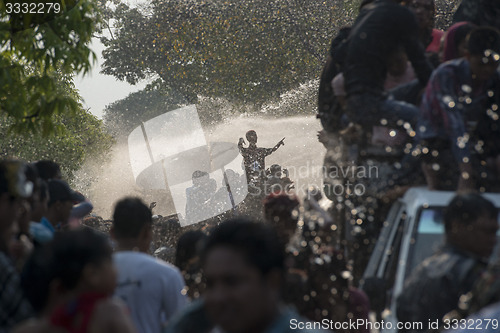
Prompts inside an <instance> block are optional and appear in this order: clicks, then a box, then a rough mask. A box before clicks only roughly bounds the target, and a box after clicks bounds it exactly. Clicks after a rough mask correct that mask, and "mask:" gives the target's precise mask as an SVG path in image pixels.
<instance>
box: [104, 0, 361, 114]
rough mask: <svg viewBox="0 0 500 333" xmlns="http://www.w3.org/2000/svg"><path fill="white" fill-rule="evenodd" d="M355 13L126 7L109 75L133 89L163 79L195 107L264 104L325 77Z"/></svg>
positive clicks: (287, 6)
mask: <svg viewBox="0 0 500 333" xmlns="http://www.w3.org/2000/svg"><path fill="white" fill-rule="evenodd" d="M346 3H349V2H348V1H346ZM349 11H352V8H350V6H344V1H342V0H327V1H322V2H318V1H307V0H251V1H210V2H207V1H203V0H192V1H184V0H154V1H152V2H151V6H150V7H149V8H147V10H142V11H141V10H140V9H137V8H128V7H127V6H126V5H119V6H117V7H116V9H115V11H114V14H115V19H116V32H115V33H114V36H113V38H104V39H103V41H104V43H105V44H106V46H107V49H106V50H105V51H104V53H103V55H104V58H105V61H104V64H103V73H105V74H111V75H114V76H115V77H117V78H118V79H121V80H127V81H128V82H129V83H132V84H134V83H136V82H138V81H139V80H142V79H145V78H148V77H151V76H153V75H156V76H159V77H160V78H161V79H162V80H163V81H164V82H165V84H167V85H169V86H171V87H174V88H175V89H177V90H179V91H180V92H181V93H182V94H183V95H184V96H185V97H186V99H187V101H188V102H190V103H192V102H196V101H197V97H198V96H207V97H215V98H217V97H222V98H225V99H227V100H229V101H231V102H238V103H253V104H255V105H261V104H262V103H264V102H266V101H269V100H273V99H274V100H276V99H277V98H279V97H280V95H281V94H282V93H284V92H286V91H288V90H290V89H292V88H296V87H298V86H299V85H300V84H301V83H303V82H306V81H308V80H310V79H314V78H316V77H317V76H318V73H319V72H320V69H321V66H322V65H323V61H324V56H325V55H326V53H327V49H328V45H329V42H330V39H331V38H332V37H333V35H334V33H335V31H336V29H337V28H338V27H340V26H342V25H344V24H346V23H348V22H349V20H350V19H351V18H352V17H353V15H354V13H350V12H349Z"/></svg>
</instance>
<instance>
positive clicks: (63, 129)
mask: <svg viewBox="0 0 500 333" xmlns="http://www.w3.org/2000/svg"><path fill="white" fill-rule="evenodd" d="M66 90H69V91H72V92H73V93H75V90H74V87H68V88H67V89H66ZM77 103H78V108H77V110H76V111H75V112H72V113H71V114H69V113H61V114H56V115H53V116H52V122H53V125H54V128H55V132H54V133H53V134H52V135H50V136H48V137H47V136H44V135H43V133H41V132H22V133H20V132H16V131H12V130H11V126H12V125H13V123H14V122H15V120H13V119H12V117H9V116H8V115H7V114H5V113H4V114H0V158H7V157H14V158H19V159H22V160H25V161H29V162H33V161H37V160H41V159H48V160H53V161H56V162H58V163H59V164H60V165H61V168H62V171H63V174H64V175H65V178H67V179H71V178H72V176H73V173H74V172H75V171H76V170H78V169H79V168H80V167H81V166H82V165H83V164H84V163H85V162H86V161H87V160H88V159H93V160H97V161H101V163H102V162H104V161H105V160H106V158H107V153H108V152H109V151H110V149H111V147H112V145H113V144H114V139H113V138H112V136H111V135H110V134H109V133H107V131H105V129H104V125H103V121H102V120H99V119H97V118H96V117H95V116H94V115H92V114H90V113H89V112H88V111H87V110H85V109H84V108H83V107H82V105H81V103H80V102H77Z"/></svg>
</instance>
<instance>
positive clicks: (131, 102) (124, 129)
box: [103, 82, 185, 140]
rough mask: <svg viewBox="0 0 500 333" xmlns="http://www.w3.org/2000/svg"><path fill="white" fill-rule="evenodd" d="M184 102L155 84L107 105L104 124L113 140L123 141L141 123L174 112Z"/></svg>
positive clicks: (171, 92) (165, 88)
mask: <svg viewBox="0 0 500 333" xmlns="http://www.w3.org/2000/svg"><path fill="white" fill-rule="evenodd" d="M184 102H185V100H184V99H183V98H182V96H180V95H179V94H176V93H175V92H174V91H171V90H170V89H169V88H168V87H164V86H163V85H161V84H159V83H158V82H156V83H153V84H151V85H149V86H147V87H146V88H145V89H144V90H141V91H138V92H134V93H131V94H129V95H128V96H127V97H126V98H124V99H121V100H119V101H116V102H114V103H112V104H110V105H107V106H106V108H105V110H104V117H103V118H104V123H105V125H106V127H107V128H108V129H110V130H111V132H112V134H113V135H114V136H115V138H117V139H118V140H123V139H126V138H127V137H128V135H129V134H130V132H131V131H132V130H133V129H134V128H136V127H137V126H140V124H141V123H142V122H146V121H148V120H150V119H152V118H154V117H156V116H159V115H161V114H163V113H165V112H167V111H170V110H174V109H176V108H178V107H179V106H180V105H182V104H183V103H184Z"/></svg>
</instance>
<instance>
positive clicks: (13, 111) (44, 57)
mask: <svg viewBox="0 0 500 333" xmlns="http://www.w3.org/2000/svg"><path fill="white" fill-rule="evenodd" d="M23 2H25V3H28V4H32V3H33V4H37V5H39V4H45V2H40V1H34V0H26V1H23ZM51 2H52V3H57V4H59V5H60V7H59V8H60V11H59V12H56V10H55V8H54V7H52V8H51V11H50V12H49V7H48V5H46V6H44V7H42V6H39V7H36V10H35V12H32V11H31V9H32V8H33V7H32V6H31V5H28V6H27V7H20V10H16V9H14V10H13V8H15V7H12V5H13V4H15V3H19V1H13V0H6V1H0V50H1V54H0V112H1V113H2V115H3V116H5V117H4V118H6V119H7V120H8V122H9V123H10V124H11V126H12V128H13V129H15V130H17V132H18V133H19V132H20V131H22V130H28V131H30V132H37V131H39V130H41V132H42V134H43V135H47V134H49V133H51V132H53V131H54V129H55V125H56V124H57V123H58V122H57V119H58V118H57V117H63V116H66V115H75V116H78V113H79V112H80V111H81V105H80V104H79V101H78V96H77V95H75V94H71V93H70V92H69V91H67V90H64V89H63V87H65V84H64V83H63V84H62V83H61V82H60V81H59V80H60V79H61V78H62V76H61V74H70V73H87V72H88V71H89V70H90V68H91V60H90V58H94V59H95V55H94V54H93V52H92V51H91V50H90V49H89V47H88V43H89V42H90V39H91V37H92V33H93V31H94V28H95V24H96V22H97V21H98V20H99V11H98V6H97V3H96V1H95V0H79V1H78V0H54V1H51ZM18 8H19V7H18ZM25 8H27V10H25ZM42 12H43V13H42ZM64 79H65V80H71V79H70V78H69V76H64Z"/></svg>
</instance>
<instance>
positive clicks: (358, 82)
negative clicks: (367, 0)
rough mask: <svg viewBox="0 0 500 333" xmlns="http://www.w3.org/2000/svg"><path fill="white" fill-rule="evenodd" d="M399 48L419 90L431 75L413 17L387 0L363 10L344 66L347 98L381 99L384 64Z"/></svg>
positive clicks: (351, 38) (403, 8) (399, 6)
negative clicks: (411, 66)
mask: <svg viewBox="0 0 500 333" xmlns="http://www.w3.org/2000/svg"><path fill="white" fill-rule="evenodd" d="M399 46H402V47H403V48H404V49H405V51H406V54H407V55H408V59H409V60H410V62H411V64H412V65H413V68H414V69H415V73H416V75H417V77H418V79H419V81H420V83H421V85H422V86H425V84H426V83H427V80H428V79H429V77H430V75H431V73H432V66H431V65H430V63H429V62H428V61H427V59H426V57H425V50H424V47H423V46H422V44H421V43H420V41H419V35H418V23H417V20H416V18H415V15H414V14H413V13H412V12H411V11H410V10H409V9H408V8H406V7H403V6H401V5H399V4H396V3H393V2H392V1H390V0H380V1H377V2H375V3H373V4H370V5H368V6H366V7H365V9H363V10H362V11H361V12H360V14H359V16H358V18H357V19H356V21H355V23H354V26H353V29H352V31H351V33H350V36H349V46H348V49H347V57H346V63H345V72H344V76H345V88H346V93H347V97H348V98H349V96H351V95H357V94H361V93H371V94H374V95H382V94H383V92H384V82H385V78H386V74H387V66H386V61H387V58H388V57H389V55H391V54H392V53H393V52H394V51H395V50H396V49H397V47H399Z"/></svg>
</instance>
